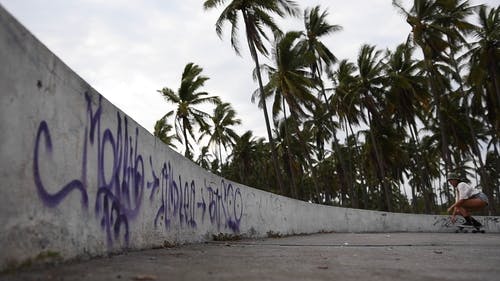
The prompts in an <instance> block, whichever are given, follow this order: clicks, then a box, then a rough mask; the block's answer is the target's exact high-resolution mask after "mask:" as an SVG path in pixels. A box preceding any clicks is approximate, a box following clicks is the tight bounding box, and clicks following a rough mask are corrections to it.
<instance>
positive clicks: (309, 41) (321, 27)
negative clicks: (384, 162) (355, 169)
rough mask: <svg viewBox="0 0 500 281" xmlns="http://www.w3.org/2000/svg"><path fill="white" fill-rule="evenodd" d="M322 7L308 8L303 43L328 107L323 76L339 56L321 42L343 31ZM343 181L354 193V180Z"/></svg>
mask: <svg viewBox="0 0 500 281" xmlns="http://www.w3.org/2000/svg"><path fill="white" fill-rule="evenodd" d="M320 9H321V7H320V6H315V7H314V8H312V9H306V11H305V12H304V26H305V38H304V39H303V41H302V42H301V44H303V46H304V51H305V52H306V53H307V54H308V55H309V56H310V57H311V58H312V61H311V63H310V67H311V73H312V75H313V77H314V78H315V79H316V80H317V82H318V85H319V86H320V90H321V91H320V94H321V95H322V96H323V98H324V102H325V103H326V105H327V107H328V108H330V106H329V104H328V98H327V96H326V91H325V86H324V83H323V79H322V76H323V72H324V70H325V68H326V69H328V68H329V67H330V66H331V65H332V64H334V63H335V62H337V58H336V57H335V55H334V54H333V53H332V52H331V51H330V50H329V49H328V47H326V46H325V44H323V42H321V40H320V39H321V38H322V37H325V36H327V35H331V34H333V33H335V32H339V31H341V30H342V27H341V26H340V25H332V24H330V23H328V21H327V17H328V10H325V11H323V12H321V11H320ZM330 118H331V123H333V122H334V121H333V114H331V115H330ZM333 139H334V150H335V153H336V156H337V157H339V161H340V164H341V168H342V170H343V172H342V175H347V174H349V173H348V172H347V168H346V161H344V159H343V158H342V153H340V146H339V140H338V139H337V135H336V132H335V131H334V133H333ZM351 174H352V173H351ZM343 182H345V183H347V185H348V186H349V190H351V193H352V188H353V184H352V183H353V180H352V179H350V178H347V179H345V180H344V181H343ZM353 202H355V204H354V206H353V207H357V200H354V201H353Z"/></svg>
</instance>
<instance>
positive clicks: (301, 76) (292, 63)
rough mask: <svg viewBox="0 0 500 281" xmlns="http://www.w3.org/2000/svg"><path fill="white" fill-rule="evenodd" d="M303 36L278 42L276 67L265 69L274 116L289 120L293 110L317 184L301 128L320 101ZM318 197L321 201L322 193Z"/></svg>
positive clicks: (291, 34)
mask: <svg viewBox="0 0 500 281" xmlns="http://www.w3.org/2000/svg"><path fill="white" fill-rule="evenodd" d="M301 35H302V33H301V32H296V31H294V32H288V33H286V34H285V35H284V36H283V38H279V40H277V42H276V43H275V46H274V47H273V52H272V57H273V63H274V66H270V65H267V64H265V65H263V69H264V70H265V72H266V73H267V74H268V76H269V83H268V84H267V85H266V87H265V89H266V91H267V92H270V93H272V94H274V103H273V115H274V116H276V115H277V114H278V113H279V112H281V111H283V114H284V118H285V119H287V116H286V107H285V103H286V106H287V107H288V109H289V110H290V115H291V117H292V119H294V120H293V122H291V124H293V125H294V131H295V134H297V136H298V137H299V139H300V140H301V141H302V144H303V145H302V148H303V149H304V153H303V155H304V157H306V159H307V160H308V161H307V162H308V164H309V167H310V170H311V172H312V174H313V180H314V181H316V177H315V171H314V169H313V166H312V165H313V164H312V159H311V158H310V154H309V152H308V151H307V150H306V147H307V146H306V145H305V140H304V139H303V138H302V135H301V134H300V129H299V125H298V124H299V122H300V121H301V119H302V118H304V117H305V116H307V113H306V112H305V109H309V111H311V110H312V109H313V106H314V105H315V104H317V103H318V101H317V99H316V97H315V96H314V95H313V94H312V93H311V91H312V89H313V88H314V86H315V80H314V79H312V78H311V75H310V73H308V72H307V71H306V68H307V67H308V66H309V60H308V58H307V57H306V56H304V55H303V52H302V50H301V47H300V46H299V45H297V44H295V43H296V42H297V40H298V39H299V38H300V36H301ZM285 124H286V123H285ZM289 134H290V132H288V130H287V132H285V135H286V137H287V138H288V135H289ZM317 186H318V185H316V187H317ZM316 193H317V194H316V195H317V196H318V199H319V198H320V195H319V190H317V192H316Z"/></svg>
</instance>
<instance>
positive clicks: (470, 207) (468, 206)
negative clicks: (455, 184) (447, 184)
mask: <svg viewBox="0 0 500 281" xmlns="http://www.w3.org/2000/svg"><path fill="white" fill-rule="evenodd" d="M487 205H488V203H486V202H485V201H483V200H481V199H480V198H471V199H467V200H465V202H464V203H463V204H462V206H461V207H459V208H458V211H459V213H460V214H461V215H462V216H463V217H464V219H465V221H466V222H467V223H468V224H472V225H474V226H476V227H478V226H479V227H480V226H481V223H480V222H478V221H477V220H476V219H474V218H473V217H472V216H471V214H470V213H471V212H473V211H477V210H480V209H482V208H484V207H486V206H487Z"/></svg>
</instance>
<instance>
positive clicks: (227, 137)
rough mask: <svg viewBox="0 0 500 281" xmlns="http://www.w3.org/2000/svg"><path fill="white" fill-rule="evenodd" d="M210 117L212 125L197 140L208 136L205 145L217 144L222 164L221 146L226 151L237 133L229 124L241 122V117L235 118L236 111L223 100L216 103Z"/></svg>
mask: <svg viewBox="0 0 500 281" xmlns="http://www.w3.org/2000/svg"><path fill="white" fill-rule="evenodd" d="M210 119H211V120H212V123H213V127H209V128H207V130H205V131H203V132H202V134H201V135H200V138H199V139H198V141H199V140H201V139H202V138H204V137H206V136H208V137H209V139H208V144H207V145H208V146H217V150H218V152H219V155H218V156H219V157H218V158H219V163H220V165H222V164H223V161H222V147H224V150H225V151H226V152H227V148H228V146H233V145H234V142H235V140H236V138H237V137H238V135H237V134H236V132H235V131H234V130H233V129H232V128H231V126H235V125H239V124H241V119H238V118H236V111H235V110H234V109H233V108H232V107H231V104H229V103H225V102H224V103H220V104H217V106H216V107H215V109H214V113H213V115H212V116H211V117H210Z"/></svg>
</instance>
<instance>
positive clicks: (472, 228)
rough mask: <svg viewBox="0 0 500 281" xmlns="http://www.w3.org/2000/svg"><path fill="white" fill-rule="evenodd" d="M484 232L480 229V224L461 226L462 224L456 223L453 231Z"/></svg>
mask: <svg viewBox="0 0 500 281" xmlns="http://www.w3.org/2000/svg"><path fill="white" fill-rule="evenodd" d="M469 231H470V232H472V233H485V231H484V229H482V226H477V227H476V226H463V225H457V229H456V230H455V233H468V232H469Z"/></svg>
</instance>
